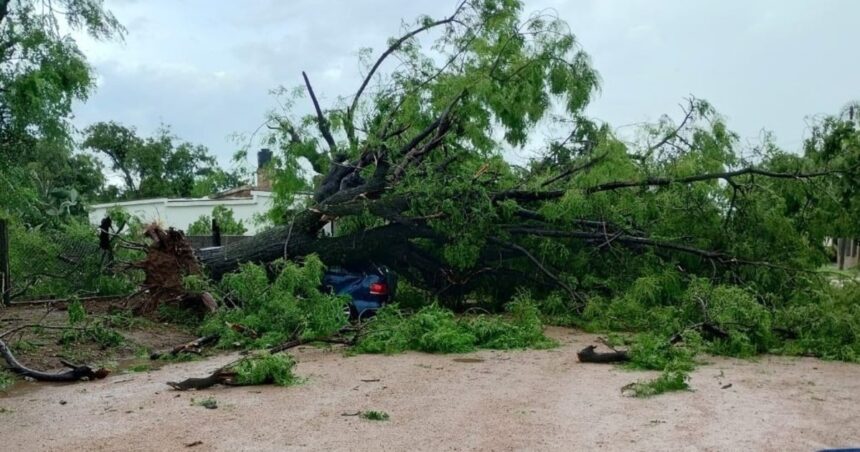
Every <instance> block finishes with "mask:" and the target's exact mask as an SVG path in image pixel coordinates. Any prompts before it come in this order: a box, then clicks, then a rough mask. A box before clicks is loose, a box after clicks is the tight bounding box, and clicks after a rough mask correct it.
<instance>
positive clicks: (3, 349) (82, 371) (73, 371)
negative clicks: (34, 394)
mask: <svg viewBox="0 0 860 452" xmlns="http://www.w3.org/2000/svg"><path fill="white" fill-rule="evenodd" d="M0 355H3V358H4V359H5V360H6V363H7V364H8V365H9V370H11V371H12V372H15V373H17V374H19V375H22V376H24V377H30V378H32V379H34V380H37V381H55V382H57V381H60V382H62V381H80V380H95V379H101V378H104V377H107V376H108V374H110V371H109V370H107V369H104V368H102V369H98V370H93V369H92V368H90V367H89V366H77V365H75V364H72V363H70V362H68V361H65V360H60V362H61V363H63V365H64V366H66V367H68V368H69V370H67V371H65V372H59V373H49V372H42V371H38V370H33V369H30V368H28V367H26V366H24V365H23V364H21V363H20V362H19V361H18V360H17V359H15V355H13V354H12V350H10V349H9V346H8V345H6V342H4V341H3V340H2V339H0Z"/></svg>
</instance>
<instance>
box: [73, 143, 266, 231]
mask: <svg viewBox="0 0 860 452" xmlns="http://www.w3.org/2000/svg"><path fill="white" fill-rule="evenodd" d="M271 159H272V153H271V151H269V150H268V149H262V150H260V152H258V153H257V184H256V185H245V186H242V187H237V188H233V189H231V190H227V191H224V192H221V193H218V194H215V195H212V196H209V197H206V198H153V199H139V200H134V201H119V202H109V203H104V204H95V205H91V206H89V218H90V223H92V224H94V225H98V224H99V223H101V220H102V219H103V218H104V217H105V216H106V215H107V212H108V211H109V210H111V209H113V208H117V207H118V208H121V209H123V210H124V211H126V212H127V213H129V214H131V215H134V216H136V217H137V218H139V219H140V220H141V221H143V222H144V223H150V222H153V221H156V222H158V223H159V224H161V225H162V226H165V227H173V228H176V229H181V230H183V231H186V230H188V226H189V225H190V224H191V223H193V222H195V221H197V219H198V218H200V216H201V215H207V216H212V209H213V208H215V206H224V207H227V208H229V209H231V210H232V211H233V218H234V219H235V220H236V221H239V220H242V223H243V224H244V226H245V228H246V229H247V231H246V232H245V235H255V234H256V233H257V231H258V229H260V225H258V224H257V222H256V218H255V217H258V216H261V215H264V214H265V213H266V212H268V211H269V209H271V208H272V183H271V181H270V180H269V178H268V177H267V176H266V172H265V165H266V164H267V163H269V161H270V160H271Z"/></svg>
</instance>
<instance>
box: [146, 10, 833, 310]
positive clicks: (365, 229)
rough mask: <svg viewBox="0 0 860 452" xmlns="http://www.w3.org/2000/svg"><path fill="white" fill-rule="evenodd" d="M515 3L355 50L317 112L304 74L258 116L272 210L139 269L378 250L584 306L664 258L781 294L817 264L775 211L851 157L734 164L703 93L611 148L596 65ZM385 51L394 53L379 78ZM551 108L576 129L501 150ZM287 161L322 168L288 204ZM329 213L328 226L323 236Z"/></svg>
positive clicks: (474, 282) (557, 25)
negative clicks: (295, 91)
mask: <svg viewBox="0 0 860 452" xmlns="http://www.w3.org/2000/svg"><path fill="white" fill-rule="evenodd" d="M520 13H521V11H520V5H519V4H517V3H516V2H509V3H497V2H471V1H464V2H463V3H461V4H460V5H459V7H458V8H457V9H456V10H455V12H454V13H453V14H452V15H451V16H449V17H447V18H444V19H441V20H431V19H428V18H422V19H420V20H419V21H418V23H417V25H416V27H415V28H414V29H409V30H407V31H406V32H405V33H404V35H403V36H401V37H400V38H398V39H394V40H392V41H391V42H390V45H389V47H388V48H387V49H386V50H385V51H384V52H382V54H381V55H380V57H379V58H378V59H377V60H375V61H374V62H373V64H372V65H369V68H368V70H367V73H366V75H365V77H364V79H363V80H362V83H361V85H360V88H359V89H358V90H357V92H356V93H355V94H354V95H353V96H351V97H349V98H348V99H347V100H348V102H346V103H345V104H343V105H339V106H336V107H334V108H331V109H328V110H324V109H323V107H322V106H321V105H320V102H319V100H318V98H317V96H316V94H315V92H314V89H313V86H312V84H311V81H310V77H309V76H308V74H304V73H303V74H302V75H303V81H304V85H305V91H306V93H307V94H308V96H309V98H310V101H311V104H312V106H313V109H314V114H312V115H310V116H309V117H307V118H304V119H301V120H296V119H294V118H291V117H289V116H288V115H286V114H285V115H274V116H272V117H271V118H270V120H269V122H268V123H267V125H268V126H269V128H270V129H271V130H272V134H273V136H272V137H271V138H272V140H275V141H277V142H279V143H280V145H281V146H282V149H283V153H282V154H281V155H280V156H279V158H278V159H277V164H276V166H275V167H274V168H272V173H273V175H274V178H275V192H276V196H277V205H276V208H275V209H274V211H273V212H274V213H273V220H274V221H275V222H276V223H279V224H276V225H275V226H274V227H272V228H270V229H268V230H266V231H263V232H262V233H260V234H258V235H257V236H255V237H254V238H252V239H250V240H246V241H242V242H237V243H233V244H230V245H228V246H225V247H221V248H217V249H204V250H201V251H199V252H198V253H197V254H196V255H195V256H194V258H195V260H194V261H191V260H189V259H190V255H189V254H188V253H187V252H186V251H185V250H180V249H175V250H174V248H171V247H169V246H168V247H164V246H159V247H158V248H157V249H155V250H153V252H151V253H150V255H151V256H154V255H157V254H158V253H162V252H164V251H165V250H174V251H177V252H179V253H180V255H179V257H180V258H179V259H177V260H174V261H170V262H167V261H168V260H169V259H159V258H156V259H151V264H153V265H150V267H149V268H145V270H146V271H147V272H148V274H152V273H153V272H156V271H158V272H161V274H162V276H160V277H159V278H150V277H148V283H149V280H150V279H156V280H158V281H167V284H166V286H169V287H172V288H176V287H177V284H176V283H177V277H178V276H181V275H184V274H187V273H188V272H195V271H197V266H198V265H199V266H200V268H202V269H203V270H204V271H205V272H206V274H207V275H208V276H210V277H212V278H214V279H218V278H221V277H222V276H223V275H224V274H226V273H228V272H231V271H234V270H236V269H237V268H238V265H239V264H240V263H242V262H271V261H274V260H276V259H281V258H285V259H300V258H302V257H303V256H306V255H309V254H316V255H318V256H319V257H320V258H321V259H322V261H323V262H325V263H327V264H330V265H334V264H341V265H342V264H366V263H368V262H373V263H377V264H383V265H387V266H389V267H391V268H393V269H395V270H396V271H397V272H398V273H400V274H401V275H402V276H403V277H404V278H406V279H407V280H408V281H409V282H410V283H412V284H414V285H415V286H417V287H420V288H422V289H425V290H428V291H429V292H430V293H432V294H433V295H435V296H438V297H442V298H443V299H446V300H449V302H451V303H456V300H461V299H462V297H463V295H464V294H468V293H475V292H476V291H478V292H481V291H485V292H489V293H492V294H494V295H498V294H505V293H507V294H512V293H514V292H515V291H516V290H517V288H519V287H524V286H528V287H531V288H532V289H533V290H536V291H540V292H545V293H546V292H551V291H553V290H560V291H562V292H564V293H565V294H566V296H567V297H568V298H569V299H570V300H571V304H572V306H573V307H575V308H576V309H578V310H581V309H582V308H584V306H585V300H586V299H587V298H588V296H589V294H592V295H593V294H595V293H601V292H605V291H607V290H608V291H609V292H611V291H613V290H614V289H613V288H611V287H607V286H611V285H614V284H616V283H617V284H618V285H622V284H624V282H622V281H626V283H627V284H629V282H630V281H631V280H632V279H635V278H636V277H640V276H642V275H644V274H647V273H648V272H652V271H654V270H655V268H658V267H661V268H676V269H680V272H681V273H683V274H686V275H708V277H711V278H713V279H714V281H716V282H720V281H723V282H729V283H732V284H736V283H748V282H750V281H751V280H756V281H757V283H761V282H762V281H763V278H762V277H761V275H762V274H763V272H764V273H768V274H769V275H770V276H768V279H770V281H768V282H767V283H764V285H763V286H762V287H761V288H760V289H761V290H763V291H770V290H777V291H779V290H783V289H784V288H785V287H786V286H785V283H786V282H791V281H794V280H795V278H794V277H793V276H792V275H791V273H792V272H793V270H794V269H796V268H809V267H812V266H814V265H817V264H819V263H820V262H821V257H820V256H821V255H820V247H817V246H816V245H814V244H813V245H812V246H810V243H809V242H810V240H809V237H807V236H806V234H807V233H806V231H804V230H802V229H801V228H799V227H798V226H799V225H798V224H796V223H795V222H794V221H795V220H794V219H793V218H792V217H790V216H789V215H792V216H795V217H804V216H808V215H810V212H812V207H811V204H812V202H811V201H808V199H812V198H814V197H815V196H817V194H816V193H815V189H813V186H814V184H816V183H817V182H816V181H817V180H819V179H827V178H832V177H838V176H839V175H840V174H844V173H845V172H846V169H845V168H838V167H837V168H823V169H822V168H809V167H808V165H807V163H806V162H804V161H803V160H801V159H797V158H791V157H790V156H788V155H787V154H782V153H772V154H771V155H769V156H766V157H765V158H762V159H759V160H758V161H757V162H755V164H753V162H751V161H745V160H744V159H743V158H741V157H740V154H739V152H738V151H737V150H736V148H737V137H736V136H734V135H733V134H731V133H730V132H728V131H727V130H726V129H725V126H724V124H723V123H722V120H721V119H720V117H719V116H718V115H717V114H716V113H715V112H714V111H713V110H712V109H711V107H710V106H709V105H708V104H707V103H705V102H703V101H700V100H697V99H690V100H689V101H688V102H687V104H686V105H684V109H683V111H684V117H683V119H682V121H681V122H680V123H679V124H677V125H676V124H673V123H671V121H669V120H665V121H663V122H661V123H660V124H658V125H655V126H650V127H649V128H646V129H645V135H646V137H647V138H646V142H645V143H633V144H628V143H625V142H623V141H622V140H620V139H618V138H616V137H615V136H613V134H612V133H611V131H610V130H609V128H608V127H606V126H600V125H598V124H595V123H593V122H592V121H589V120H588V119H586V118H585V117H584V116H583V113H582V111H583V108H584V107H585V106H586V105H587V102H588V100H589V99H590V97H591V95H592V93H593V92H594V90H595V89H596V87H597V75H596V73H595V72H594V70H593V69H592V68H591V67H590V65H589V64H588V59H587V56H586V55H585V53H584V52H582V51H581V50H580V49H579V48H578V47H577V44H576V41H575V39H574V38H573V35H572V34H571V33H570V32H569V30H568V29H567V28H566V25H565V24H564V22H563V21H561V20H559V19H558V18H556V17H552V16H548V15H546V14H541V15H533V16H529V17H527V18H525V19H523V18H522V17H521V15H520ZM431 31H432V32H433V33H437V34H438V35H441V38H439V40H437V41H436V43H437V47H436V49H437V52H439V53H440V54H441V55H442V56H443V57H444V58H441V59H440V58H430V55H429V54H426V53H424V52H423V50H424V49H425V47H426V46H422V45H421V43H420V41H418V39H419V38H420V37H421V36H423V35H424V34H427V33H431ZM394 56H396V57H397V58H399V59H400V60H401V61H406V64H405V65H404V66H401V67H399V68H398V70H397V71H396V72H395V73H392V74H383V73H382V72H381V71H382V69H381V68H383V67H384V65H385V64H384V63H386V62H387V60H388V59H389V58H393V57H394ZM434 56H435V57H438V56H439V54H435V55H434ZM439 61H443V63H439ZM376 82H378V88H377V89H376V90H375V91H371V87H373V86H376V85H377V83H376ZM548 118H563V119H562V121H563V122H564V123H565V124H567V125H569V126H570V128H571V129H572V130H571V131H570V132H569V133H566V134H564V135H562V137H561V138H559V139H557V140H551V141H550V143H549V144H548V145H547V148H546V150H545V151H544V152H542V153H540V154H538V157H537V158H535V159H533V160H532V161H530V162H529V163H528V164H527V166H526V167H525V168H523V167H519V166H515V165H513V164H511V163H509V162H508V161H506V160H505V159H503V158H502V157H501V154H502V152H501V151H500V149H502V148H504V147H511V146H513V147H519V146H523V145H525V144H526V143H528V142H529V132H532V131H534V130H536V128H540V127H545V121H544V120H546V119H548ZM500 136H501V137H503V138H501V139H500V138H499V137H500ZM648 141H653V143H648ZM300 160H303V161H306V162H307V163H309V164H310V165H311V166H312V167H313V169H314V170H315V171H316V172H317V173H318V176H317V177H316V178H315V180H314V183H313V187H312V189H313V196H312V199H311V200H310V201H308V202H307V203H305V205H304V206H303V207H301V208H298V209H296V208H294V207H292V206H294V205H295V203H296V202H301V199H300V198H297V197H296V196H297V193H298V192H299V191H300V190H303V189H306V188H308V187H307V186H306V183H305V182H303V180H302V178H301V170H300V168H299V164H298V162H299V161H300ZM788 184H796V185H799V186H800V187H801V188H800V190H803V191H804V192H805V194H804V197H805V198H806V199H807V202H805V204H804V205H803V206H802V207H795V206H794V205H793V204H796V203H797V202H798V201H796V200H795V199H788V198H787V196H785V192H786V191H790V196H792V197H793V196H795V195H796V193H795V192H796V189H793V188H785V187H787V185H788ZM787 203H789V204H791V205H787ZM780 219H785V221H788V222H789V223H791V224H788V225H786V224H784V223H785V221H782V220H780ZM332 222H334V224H335V225H336V230H337V232H336V234H335V236H324V235H322V233H321V231H322V230H323V228H324V227H325V226H326V225H327V224H330V223H332ZM780 222H781V223H780ZM778 223H779V224H778ZM786 227H787V228H786ZM170 234H172V233H168V236H169V235H170ZM165 238H169V237H161V238H159V239H158V240H163V239H165ZM792 241H793V242H792ZM783 242H792V243H790V244H789V245H787V246H785V245H784V244H782V243H783ZM800 242H803V244H802V245H801V244H800ZM787 260H789V261H791V262H792V265H790V266H780V265H777V264H772V263H770V262H777V263H779V262H785V261H787ZM636 265H640V266H641V268H642V270H643V271H640V270H637V269H636V268H635V266H636ZM789 267H790V268H789ZM171 275H173V276H171ZM619 276H620V277H619ZM601 279H603V280H617V281H612V282H611V283H609V284H607V283H605V282H603V283H601V282H600V280H601ZM152 287H155V286H152ZM159 290H163V288H161V289H159ZM168 292H171V293H173V290H168ZM503 298H504V297H503Z"/></svg>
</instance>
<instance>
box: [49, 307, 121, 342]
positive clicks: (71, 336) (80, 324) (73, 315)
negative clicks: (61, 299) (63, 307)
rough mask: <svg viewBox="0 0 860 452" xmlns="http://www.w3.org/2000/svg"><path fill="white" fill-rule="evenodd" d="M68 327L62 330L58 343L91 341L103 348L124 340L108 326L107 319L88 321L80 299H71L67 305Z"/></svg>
mask: <svg viewBox="0 0 860 452" xmlns="http://www.w3.org/2000/svg"><path fill="white" fill-rule="evenodd" d="M68 315H69V327H70V328H69V329H67V330H63V333H62V335H61V336H60V341H59V342H60V344H62V345H71V344H75V343H78V342H82V341H91V342H94V343H96V344H99V345H100V346H102V347H103V348H110V347H116V346H118V345H121V344H122V343H124V342H125V338H124V337H123V336H122V335H121V334H119V333H117V332H116V331H114V330H113V329H112V328H110V325H108V323H109V321H106V320H105V319H96V320H92V321H90V320H89V319H88V318H87V312H86V310H85V309H84V306H83V304H81V302H80V300H77V299H75V300H72V301H71V302H70V303H69V307H68Z"/></svg>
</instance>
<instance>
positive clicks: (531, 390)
mask: <svg viewBox="0 0 860 452" xmlns="http://www.w3.org/2000/svg"><path fill="white" fill-rule="evenodd" d="M550 333H551V335H553V336H554V337H556V338H559V339H560V340H561V341H562V343H563V345H562V346H561V347H559V348H557V349H554V350H547V351H512V352H496V351H482V352H478V353H472V354H469V355H427V354H420V353H407V354H403V355H397V356H369V355H362V356H355V357H344V356H343V354H342V353H341V352H340V351H338V350H336V349H335V350H321V349H314V348H301V349H298V350H296V351H294V355H295V356H296V358H297V360H298V362H299V365H298V367H297V371H298V373H299V374H300V375H302V376H304V377H306V378H307V381H306V382H305V383H304V384H302V385H300V386H294V387H290V388H279V387H242V388H224V387H216V388H213V389H209V390H205V391H199V392H185V393H179V392H175V391H172V390H169V388H168V387H167V386H166V385H165V384H164V382H165V381H168V380H178V379H182V378H184V377H188V376H203V375H205V374H206V373H208V372H209V371H211V370H213V369H214V368H216V367H217V366H219V365H220V364H223V363H226V362H227V361H229V360H230V359H232V357H231V356H220V357H217V358H213V359H210V360H208V361H201V362H191V363H184V364H174V365H169V366H166V367H163V368H161V369H159V370H157V371H152V372H148V373H142V374H126V375H116V376H111V377H109V378H108V379H105V380H102V381H96V382H89V383H81V384H75V385H62V386H60V385H55V386H50V385H39V386H36V385H34V384H23V385H19V387H17V388H16V389H13V390H12V391H10V393H9V394H7V395H5V396H3V395H0V449H2V450H8V451H18V450H62V451H69V450H193V451H195V452H196V451H208V450H231V451H232V450H353V451H355V450H374V451H379V450H383V451H385V450H391V451H394V450H434V451H435V450H499V451H502V450H593V449H602V450H816V449H821V448H826V447H845V446H855V447H856V446H860V406H858V403H857V402H858V397H860V378H858V376H860V366H857V365H851V364H845V363H835V362H822V361H819V360H815V359H806V358H802V359H792V358H784V357H763V358H761V359H759V360H758V361H756V362H753V361H742V360H734V359H721V358H711V359H710V364H707V365H704V366H701V367H700V368H699V369H698V370H697V371H696V372H695V373H694V375H693V376H692V381H691V385H692V388H693V391H690V392H680V393H672V394H666V395H662V396H658V397H654V398H650V399H635V398H630V397H627V396H624V395H622V394H621V392H620V388H621V387H622V386H624V385H625V384H627V383H630V382H631V381H635V380H637V379H644V378H647V377H649V376H650V375H651V374H649V373H647V372H630V371H626V370H624V369H620V368H616V367H613V366H606V365H595V364H581V363H578V362H577V360H576V353H575V352H576V350H578V349H580V348H581V347H583V346H584V345H587V344H590V343H592V341H593V339H594V337H593V336H591V335H587V334H584V333H579V332H574V331H571V330H565V329H553V330H551V332H550ZM463 358H468V359H463ZM464 361H465V362H464ZM729 384H730V385H731V386H730V387H726V386H728V385H729ZM206 397H214V398H215V399H216V400H217V401H218V408H217V409H206V408H203V407H201V406H197V405H193V404H192V398H193V399H197V400H199V399H202V398H206ZM359 410H379V411H385V412H387V413H389V414H390V416H391V419H390V420H389V421H386V422H378V421H376V422H375V421H369V420H364V419H361V418H359V417H356V416H345V415H344V414H350V413H354V412H356V411H359ZM4 411H5V412H4ZM195 443H196V444H195ZM189 445H192V446H189Z"/></svg>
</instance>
